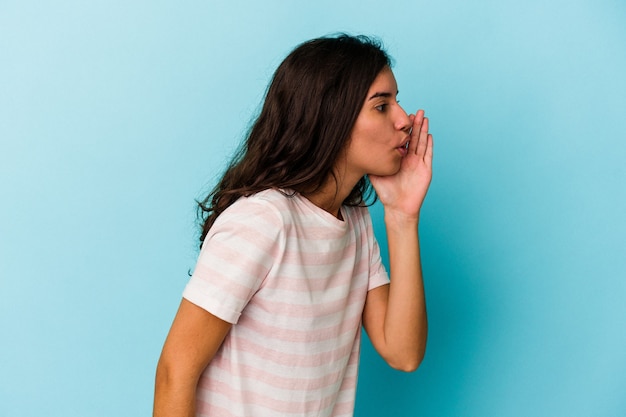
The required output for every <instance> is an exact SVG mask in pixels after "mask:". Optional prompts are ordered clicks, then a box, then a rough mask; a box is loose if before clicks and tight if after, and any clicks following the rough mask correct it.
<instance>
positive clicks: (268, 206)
mask: <svg viewBox="0 0 626 417" xmlns="http://www.w3.org/2000/svg"><path fill="white" fill-rule="evenodd" d="M341 214H342V217H343V219H344V220H343V221H341V220H339V219H337V218H335V217H334V216H332V215H331V214H329V213H327V212H326V211H324V210H322V209H320V208H319V207H317V206H315V205H314V204H313V203H311V202H310V201H309V200H307V199H306V198H304V197H302V196H300V195H299V194H295V195H293V196H291V197H288V196H286V195H284V194H283V193H281V192H280V191H277V190H266V191H263V192H260V193H257V194H255V195H253V196H250V197H245V198H241V199H239V200H238V201H236V202H235V203H234V204H233V205H231V206H230V207H229V208H228V209H227V210H225V211H224V212H223V213H222V214H221V215H220V216H219V217H218V218H217V220H216V221H215V223H214V225H213V227H212V228H211V230H210V231H209V233H208V235H207V236H206V238H205V241H204V244H203V247H202V249H201V251H200V255H199V258H198V262H197V265H196V268H195V271H194V273H193V276H192V277H191V279H190V281H189V283H188V285H187V287H186V288H185V291H184V293H183V296H184V298H186V299H187V300H189V301H190V302H192V303H194V304H196V305H198V306H200V307H202V308H204V309H205V310H207V311H209V312H210V313H212V314H214V315H215V316H217V317H219V318H221V319H223V320H225V321H228V322H230V323H233V326H232V328H231V330H230V332H229V333H228V335H227V336H226V339H225V340H224V342H223V344H222V346H221V347H220V349H219V350H218V352H217V354H216V355H215V357H214V358H213V360H212V361H211V362H210V364H209V366H208V367H207V368H206V370H205V371H204V372H203V374H202V377H201V378H200V383H199V385H198V391H197V398H198V404H197V410H198V415H199V416H211V417H218V416H225V417H226V416H227V417H235V416H236V417H244V416H245V417H248V416H253V417H263V416H268V417H269V416H271V417H280V416H290V417H293V416H299V417H300V416H308V417H313V416H315V417H319V416H328V417H339V416H352V415H353V412H354V399H355V391H356V382H357V369H358V362H359V351H360V340H361V315H362V312H363V306H364V303H365V297H366V295H367V291H369V290H371V289H373V288H375V287H378V286H380V285H384V284H387V283H388V282H389V279H388V275H387V272H386V271H385V268H384V266H383V265H382V263H381V260H380V252H379V248H378V245H377V243H376V240H375V238H374V234H373V230H372V224H371V219H370V216H369V212H368V210H367V208H365V207H345V206H344V207H342V208H341Z"/></svg>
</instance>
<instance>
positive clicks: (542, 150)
mask: <svg viewBox="0 0 626 417" xmlns="http://www.w3.org/2000/svg"><path fill="white" fill-rule="evenodd" d="M336 31H347V32H350V33H365V34H370V35H376V36H379V37H381V38H382V40H383V41H384V43H385V45H386V46H387V49H388V50H389V52H390V53H391V54H392V55H393V56H394V58H395V59H396V66H395V72H396V77H397V79H398V83H399V88H400V99H401V101H402V104H403V105H404V106H405V107H406V108H407V109H408V110H410V111H412V112H414V111H415V110H417V109H418V108H424V109H426V112H427V115H429V116H430V118H431V131H432V132H433V134H434V137H435V175H434V180H433V183H432V186H431V190H430V193H429V196H428V197H427V201H426V203H425V207H424V209H423V213H422V222H421V238H422V247H423V258H424V261H423V263H424V272H425V280H426V289H427V299H428V310H429V318H430V335H429V342H428V351H427V356H426V359H425V361H424V362H423V364H422V366H421V367H420V369H419V370H418V371H417V372H415V373H412V374H402V373H399V372H397V371H393V370H391V369H389V368H388V367H387V366H386V365H385V364H384V363H383V362H382V360H380V359H379V358H378V357H377V355H376V354H375V353H374V351H373V350H372V348H371V346H370V345H369V342H367V341H366V342H365V343H364V347H363V354H362V358H361V363H362V367H361V373H360V382H359V390H358V395H357V415H358V416H362V417H370V416H433V417H451V416H481V417H482V416H499V417H512V416H568V417H569V416H594V417H597V416H602V417H604V416H607V417H608V416H615V417H617V416H624V415H626V396H625V395H624V393H625V392H626V303H624V299H625V298H626V195H625V194H626V193H625V190H626V187H625V185H624V183H625V180H626V169H625V161H626V116H625V114H626V77H625V76H624V74H626V3H624V2H622V1H619V0H598V1H591V0H587V1H583V0H573V1H572V0H569V1H554V0H541V1H539V0H528V1H523V2H522V1H517V0H516V1H508V0H507V1H495V0H491V1H488V0H479V1H475V2H468V1H464V0H440V1H408V0H406V1H390V2H380V1H376V2H374V1H369V0H368V1H364V0H358V1H357V0H351V1H337V0H334V1H329V0H317V1H315V2H296V1H286V0H285V1H264V2H242V1H225V0H224V1H186V0H185V1H165V0H164V1H145V0H141V1H131V2H129V1H121V0H109V1H101V0H97V1H89V2H83V1H72V0H59V1H56V2H47V1H43V2H35V1H32V0H27V1H25V0H20V1H17V0H4V1H0V203H1V204H0V280H1V281H0V337H2V341H1V343H0V416H2V417H30V416H41V415H46V416H50V417H57V416H58V417H67V416H81V417H89V416H140V415H144V416H145V415H149V414H150V413H151V408H152V392H153V376H154V369H155V365H156V361H157V358H158V356H159V353H160V349H161V347H162V343H163V341H164V338H165V336H166V333H167V331H168V329H169V326H170V323H171V320H172V318H173V315H174V313H175V310H176V308H177V306H178V303H179V301H180V294H181V291H182V289H183V287H184V285H185V284H186V282H187V279H188V276H187V272H188V270H189V269H191V268H193V265H194V260H195V257H196V255H197V235H196V232H197V230H196V225H195V217H194V216H195V207H194V199H195V198H199V197H202V196H203V194H204V193H205V192H206V191H207V190H208V189H209V187H210V185H211V184H213V182H214V181H215V178H216V176H217V175H218V174H219V173H220V172H221V170H222V169H223V167H224V164H225V162H226V161H227V159H228V157H229V156H230V155H231V154H232V152H233V150H234V149H235V147H236V146H237V143H238V142H239V140H240V139H241V137H242V135H243V133H244V132H245V130H246V127H247V126H248V123H249V121H250V119H251V117H253V115H254V114H255V112H256V110H257V109H258V105H259V103H260V101H261V99H262V96H263V92H264V89H265V86H266V84H267V82H268V80H269V77H270V76H271V74H272V72H273V70H274V69H275V67H276V66H277V65H278V63H279V62H280V61H281V60H282V58H283V57H284V56H285V55H286V54H287V53H288V52H289V50H291V49H292V48H293V47H294V46H295V45H297V44H298V43H300V42H302V41H304V40H307V39H309V38H312V37H316V36H320V35H324V34H328V33H332V32H336ZM372 213H373V215H374V218H375V227H376V232H377V236H378V238H379V240H380V243H381V246H382V247H383V249H385V248H386V242H385V236H384V233H383V225H382V222H381V216H380V215H381V208H380V206H374V207H373V208H372Z"/></svg>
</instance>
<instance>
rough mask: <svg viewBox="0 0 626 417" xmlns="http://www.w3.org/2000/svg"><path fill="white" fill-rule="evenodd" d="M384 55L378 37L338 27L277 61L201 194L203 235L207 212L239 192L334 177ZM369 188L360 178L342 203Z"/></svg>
mask: <svg viewBox="0 0 626 417" xmlns="http://www.w3.org/2000/svg"><path fill="white" fill-rule="evenodd" d="M387 66H391V59H390V57H389V56H388V55H387V53H386V52H385V51H384V50H383V48H382V46H381V43H380V42H379V41H377V40H375V39H372V38H369V37H366V36H349V35H346V34H340V35H336V36H330V37H322V38H317V39H313V40H310V41H307V42H304V43H302V44H301V45H299V46H298V47H296V48H295V49H294V50H293V51H292V52H291V53H290V54H289V55H288V56H287V57H286V58H285V60H284V61H283V62H282V63H281V64H280V65H279V67H278V68H277V70H276V72H275V73H274V75H273V77H272V80H271V82H270V84H269V86H268V88H267V92H266V95H265V101H264V103H263V107H262V109H261V112H260V114H259V116H258V118H257V119H256V120H255V121H254V123H253V124H252V126H251V128H250V130H249V132H248V135H247V139H246V140H245V141H244V142H243V144H242V146H241V147H240V148H239V150H238V151H237V153H236V155H235V157H234V158H233V160H232V161H231V162H230V164H229V166H228V168H227V169H226V171H225V173H224V175H223V177H222V179H221V180H220V181H219V183H218V184H217V185H216V186H215V188H214V189H213V190H212V191H211V193H209V195H208V196H207V197H206V198H205V199H204V200H201V201H198V202H197V203H198V214H199V217H200V220H201V223H202V233H201V236H200V242H201V244H202V242H203V241H204V238H205V236H206V235H207V233H208V231H209V229H210V228H211V226H212V225H213V223H214V222H215V219H216V218H217V217H218V216H219V215H220V214H221V213H222V212H223V211H224V210H226V208H228V207H229V206H230V205H231V204H233V203H234V202H235V201H236V200H237V199H238V198H240V197H242V196H249V195H252V194H254V193H257V192H259V191H263V190H266V189H269V188H275V189H288V190H293V191H294V192H298V193H303V194H304V193H311V192H315V191H317V190H319V189H320V187H322V185H323V184H324V183H325V181H327V180H328V178H334V172H333V168H334V166H335V163H336V161H337V158H338V157H339V155H340V154H341V152H342V150H343V149H344V147H345V146H346V143H347V141H348V140H349V138H350V132H351V130H352V127H353V126H354V123H355V121H356V119H357V116H358V114H359V112H360V110H361V107H362V105H363V102H364V101H365V98H366V95H367V91H368V90H369V88H370V86H371V84H372V83H373V82H374V79H375V78H376V76H377V75H378V74H379V73H380V72H381V71H382V70H383V69H384V68H385V67H387ZM371 194H372V188H371V185H370V184H369V181H367V179H366V178H365V177H364V178H362V179H361V180H360V181H359V182H358V183H357V184H356V185H355V187H354V188H353V190H352V192H351V193H350V195H349V196H348V197H347V198H346V200H344V201H343V202H342V204H345V205H353V206H354V205H362V204H364V203H365V201H366V200H367V199H368V198H369V196H370V195H371Z"/></svg>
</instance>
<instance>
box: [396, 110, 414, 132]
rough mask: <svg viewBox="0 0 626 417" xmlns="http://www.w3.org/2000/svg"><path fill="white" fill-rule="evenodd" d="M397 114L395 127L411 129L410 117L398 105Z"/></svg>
mask: <svg viewBox="0 0 626 417" xmlns="http://www.w3.org/2000/svg"><path fill="white" fill-rule="evenodd" d="M398 109H399V110H398V115H397V116H396V117H397V120H396V129H398V130H405V131H408V130H410V129H411V124H412V123H411V118H410V116H409V115H408V114H406V112H405V111H404V109H403V108H402V107H401V106H398Z"/></svg>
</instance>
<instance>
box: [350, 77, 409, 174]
mask: <svg viewBox="0 0 626 417" xmlns="http://www.w3.org/2000/svg"><path fill="white" fill-rule="evenodd" d="M397 95H398V86H397V84H396V79H395V77H394V76H393V72H391V69H390V68H388V67H386V68H385V69H383V70H382V71H381V72H380V73H379V74H378V76H377V77H376V79H375V80H374V82H373V83H372V85H371V86H370V89H369V91H368V92H367V96H366V99H365V102H364V103H363V107H362V108H361V111H360V113H359V116H358V117H357V119H356V122H355V123H354V126H353V128H352V132H351V134H350V139H349V141H348V144H347V147H346V152H345V155H344V156H345V158H342V159H343V161H344V163H345V166H344V168H345V171H344V173H345V174H346V175H349V176H350V177H352V175H354V176H355V177H354V178H356V179H357V181H358V179H360V178H361V177H363V176H364V175H366V174H372V175H379V176H386V175H393V174H395V173H396V172H398V170H399V169H400V163H401V162H402V158H403V157H404V156H405V155H406V152H407V150H406V145H407V143H408V141H409V132H410V128H411V120H410V119H409V116H408V115H407V114H406V112H405V111H404V109H403V108H402V107H400V104H399V103H398V101H397Z"/></svg>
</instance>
